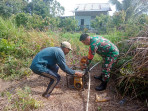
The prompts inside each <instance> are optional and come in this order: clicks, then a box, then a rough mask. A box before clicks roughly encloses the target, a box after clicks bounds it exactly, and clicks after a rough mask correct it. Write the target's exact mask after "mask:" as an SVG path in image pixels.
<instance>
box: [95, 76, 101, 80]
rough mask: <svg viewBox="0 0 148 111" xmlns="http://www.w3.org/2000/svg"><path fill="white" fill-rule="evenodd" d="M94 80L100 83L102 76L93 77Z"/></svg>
mask: <svg viewBox="0 0 148 111" xmlns="http://www.w3.org/2000/svg"><path fill="white" fill-rule="evenodd" d="M94 78H95V79H98V80H100V81H102V76H94Z"/></svg>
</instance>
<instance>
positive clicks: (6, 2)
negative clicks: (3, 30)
mask: <svg viewBox="0 0 148 111" xmlns="http://www.w3.org/2000/svg"><path fill="white" fill-rule="evenodd" d="M27 3H28V2H27V1H25V0H2V1H0V15H1V16H4V17H10V16H11V15H12V14H16V13H20V12H23V8H24V7H25V6H26V5H27Z"/></svg>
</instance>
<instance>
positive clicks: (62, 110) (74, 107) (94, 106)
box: [0, 68, 146, 111]
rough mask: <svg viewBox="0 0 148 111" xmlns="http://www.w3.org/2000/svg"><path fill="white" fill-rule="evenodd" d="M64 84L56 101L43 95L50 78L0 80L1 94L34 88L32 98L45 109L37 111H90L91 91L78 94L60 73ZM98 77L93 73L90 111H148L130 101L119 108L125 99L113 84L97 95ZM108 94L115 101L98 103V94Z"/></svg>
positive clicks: (2, 103)
mask: <svg viewBox="0 0 148 111" xmlns="http://www.w3.org/2000/svg"><path fill="white" fill-rule="evenodd" d="M59 74H60V75H61V81H60V83H59V84H58V87H57V88H55V89H54V90H53V93H52V96H53V98H49V99H45V98H43V97H42V96H41V95H42V93H43V92H44V91H45V90H46V87H47V84H48V83H49V80H48V79H47V78H44V77H41V76H38V75H36V74H32V75H31V76H30V77H27V78H26V77H25V78H23V79H21V80H19V81H7V82H6V81H4V80H1V79H0V92H3V91H6V90H7V91H9V92H14V91H15V89H16V88H19V87H20V88H23V87H25V86H28V87H30V88H31V94H32V96H33V97H34V98H35V99H37V100H40V101H42V102H43V106H42V107H40V108H38V109H35V111H86V102H87V93H88V89H84V90H83V91H78V90H75V89H70V88H68V87H67V81H66V74H65V73H64V72H63V71H61V70H60V71H59ZM94 75H99V72H98V70H97V69H96V68H94V69H93V70H92V71H91V90H90V100H89V111H146V109H144V110H143V107H142V105H143V104H142V103H140V102H139V101H137V100H132V101H126V102H125V104H123V105H121V104H119V101H120V100H121V99H122V98H121V96H120V95H119V94H118V93H117V91H116V89H115V87H114V86H115V84H114V81H113V80H110V81H109V83H108V87H107V89H106V90H105V91H101V92H98V91H95V89H94V88H95V87H96V86H97V85H99V84H100V81H99V80H95V79H94V78H93V76H94ZM104 93H107V97H110V98H111V99H110V100H109V101H107V102H96V101H95V99H96V98H95V97H96V94H97V95H98V96H99V95H101V94H104ZM5 105H7V104H6V98H5V97H2V96H0V110H1V111H2V110H3V107H4V106H5Z"/></svg>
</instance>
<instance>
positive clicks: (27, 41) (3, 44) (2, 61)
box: [0, 18, 58, 79]
mask: <svg viewBox="0 0 148 111" xmlns="http://www.w3.org/2000/svg"><path fill="white" fill-rule="evenodd" d="M0 19H1V21H0V29H1V30H0V65H1V68H0V78H3V79H14V78H20V77H22V76H26V75H30V73H31V70H30V69H29V66H30V64H31V63H30V62H31V61H32V58H33V57H34V56H35V55H36V54H37V52H39V51H40V50H41V49H42V48H45V47H47V46H55V45H56V44H58V42H57V41H56V40H57V39H56V36H54V34H52V35H50V33H48V34H47V33H45V32H41V31H39V30H34V29H32V30H31V31H26V30H25V28H24V27H21V26H20V27H17V26H16V25H15V23H14V22H13V19H9V20H4V19H2V18H0Z"/></svg>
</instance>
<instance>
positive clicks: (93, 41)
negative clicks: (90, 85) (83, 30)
mask: <svg viewBox="0 0 148 111" xmlns="http://www.w3.org/2000/svg"><path fill="white" fill-rule="evenodd" d="M80 41H81V42H82V43H83V44H85V45H89V53H88V57H87V60H88V62H87V65H89V64H90V62H91V60H92V59H93V57H94V55H95V53H97V54H99V55H100V56H102V58H103V61H104V63H103V64H102V73H101V75H100V76H95V77H94V78H95V79H99V80H100V81H101V82H102V83H101V84H100V85H99V86H97V87H96V88H95V90H97V91H102V90H105V89H106V87H107V82H108V81H109V78H110V69H111V67H112V65H113V63H114V62H115V61H116V60H117V57H118V55H119V50H118V48H117V47H116V46H115V45H114V44H113V43H112V42H110V41H109V40H107V39H105V38H103V37H101V36H96V37H90V36H89V35H88V34H82V35H81V36H80Z"/></svg>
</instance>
